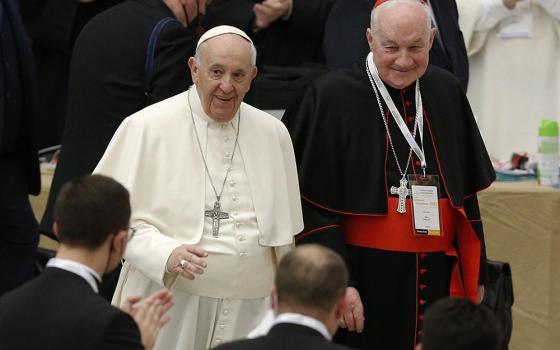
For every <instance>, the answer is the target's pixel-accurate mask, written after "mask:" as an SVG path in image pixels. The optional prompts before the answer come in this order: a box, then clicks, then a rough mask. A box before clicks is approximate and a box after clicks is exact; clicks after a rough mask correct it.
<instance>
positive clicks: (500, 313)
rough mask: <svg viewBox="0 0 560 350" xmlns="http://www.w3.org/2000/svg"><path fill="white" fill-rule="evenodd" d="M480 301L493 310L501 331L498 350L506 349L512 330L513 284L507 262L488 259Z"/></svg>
mask: <svg viewBox="0 0 560 350" xmlns="http://www.w3.org/2000/svg"><path fill="white" fill-rule="evenodd" d="M482 303H483V304H485V305H486V306H488V307H490V309H492V310H493V311H494V314H495V315H496V318H497V319H498V322H499V324H500V328H501V331H502V342H501V344H502V345H501V347H500V350H507V349H508V344H509V340H510V338H511V331H512V318H511V307H512V305H513V284H512V280H511V268H510V267H509V264H508V263H507V262H503V261H492V260H488V283H487V284H486V288H485V291H484V299H483V300H482Z"/></svg>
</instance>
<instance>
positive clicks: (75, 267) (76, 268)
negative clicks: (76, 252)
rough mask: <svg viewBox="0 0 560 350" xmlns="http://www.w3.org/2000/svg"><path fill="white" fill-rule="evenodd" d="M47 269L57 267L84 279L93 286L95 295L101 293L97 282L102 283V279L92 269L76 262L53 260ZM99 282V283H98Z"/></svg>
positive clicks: (48, 263)
mask: <svg viewBox="0 0 560 350" xmlns="http://www.w3.org/2000/svg"><path fill="white" fill-rule="evenodd" d="M47 267H56V268H59V269H62V270H66V271H69V272H72V273H75V274H76V275H78V276H80V277H82V278H83V279H85V280H86V282H87V283H88V284H89V285H90V286H91V288H92V289H93V290H94V291H95V293H99V287H98V286H97V282H101V277H100V276H99V274H98V273H97V272H95V271H94V270H93V269H92V268H91V267H89V266H87V265H84V264H82V263H79V262H77V261H74V260H68V259H61V258H52V259H50V260H49V262H47ZM96 280H97V281H96Z"/></svg>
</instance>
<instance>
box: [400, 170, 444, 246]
mask: <svg viewBox="0 0 560 350" xmlns="http://www.w3.org/2000/svg"><path fill="white" fill-rule="evenodd" d="M408 183H409V184H410V188H411V191H410V192H411V199H412V200H411V202H412V217H413V224H414V232H415V233H416V235H419V236H443V231H442V229H441V220H440V214H439V176H437V175H426V176H423V175H414V174H410V175H408Z"/></svg>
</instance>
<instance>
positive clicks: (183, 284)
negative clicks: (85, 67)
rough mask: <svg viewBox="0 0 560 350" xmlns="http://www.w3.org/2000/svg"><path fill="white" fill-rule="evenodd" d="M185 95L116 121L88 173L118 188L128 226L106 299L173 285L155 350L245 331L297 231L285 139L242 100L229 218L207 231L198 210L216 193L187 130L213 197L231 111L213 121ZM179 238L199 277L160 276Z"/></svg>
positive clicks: (225, 199) (224, 160) (293, 176)
mask: <svg viewBox="0 0 560 350" xmlns="http://www.w3.org/2000/svg"><path fill="white" fill-rule="evenodd" d="M189 91H190V92H184V93H181V94H179V95H176V96H174V97H171V98H169V99H167V100H164V101H162V102H160V103H157V104H155V105H152V106H149V107H147V108H145V109H143V110H141V111H140V112H138V113H135V114H133V115H132V116H130V117H128V118H126V119H125V120H124V122H123V123H122V124H121V126H120V127H119V129H118V130H117V132H116V133H115V136H114V137H113V139H112V140H111V143H110V144H109V146H108V148H107V151H106V152H105V154H104V156H103V158H102V159H101V161H100V163H99V164H98V166H97V168H96V169H95V171H94V172H95V173H98V174H104V175H108V176H111V177H113V178H115V179H116V180H118V181H120V182H121V183H122V184H123V185H124V186H126V187H127V188H128V190H129V191H130V195H131V203H132V218H131V226H132V227H134V228H136V229H137V233H136V235H135V236H134V238H133V239H132V240H131V241H130V242H129V243H128V246H127V250H126V253H125V260H126V262H125V264H124V266H123V269H122V272H121V275H120V278H119V283H118V285H117V289H116V291H115V295H114V297H113V303H114V304H116V305H122V303H123V302H124V301H125V300H126V298H127V297H130V296H134V295H143V296H147V295H149V294H151V293H152V292H155V291H157V290H159V289H161V288H162V287H164V286H165V287H168V288H169V289H170V290H171V291H173V292H174V296H175V306H174V307H173V309H172V310H171V311H170V316H171V318H172V320H171V322H170V324H168V325H166V326H165V327H164V328H163V329H162V330H161V332H160V334H159V336H158V340H157V343H156V349H161V350H164V349H165V350H172V349H208V348H210V347H213V346H216V345H218V344H220V343H222V342H224V341H229V340H232V339H237V338H241V337H244V336H246V335H247V333H248V332H249V331H250V330H251V329H252V328H254V327H255V326H256V325H257V324H258V322H259V321H260V318H261V317H262V316H263V315H264V312H265V311H266V310H267V309H268V308H269V302H268V298H267V296H268V294H269V292H270V288H271V287H272V285H273V278H274V267H273V264H274V261H275V257H274V256H275V255H276V258H279V257H280V256H281V255H282V254H283V253H285V252H286V251H287V250H289V248H290V246H291V245H292V243H293V236H294V235H295V234H297V233H299V232H300V231H301V230H302V229H303V219H302V216H301V204H300V199H299V187H298V181H297V173H296V167H295V159H294V153H293V148H292V143H291V140H290V137H289V134H288V132H287V130H286V129H285V127H284V125H283V124H282V123H281V122H280V121H278V120H277V119H276V118H274V117H272V116H270V115H268V114H267V113H264V112H262V111H260V110H257V109H255V108H253V107H251V106H249V105H247V104H244V103H242V104H241V107H240V111H241V114H240V118H241V120H240V122H241V123H240V127H239V143H238V147H237V149H236V151H235V156H234V158H233V163H232V168H231V171H230V174H229V176H228V179H227V182H226V184H225V188H224V191H223V195H222V199H221V209H222V210H223V211H226V212H228V213H229V215H230V218H229V219H225V220H222V221H221V225H220V233H219V236H218V237H213V236H212V222H211V219H209V218H205V217H204V211H205V210H211V209H212V208H213V204H214V202H215V200H216V197H215V194H214V192H213V190H212V186H211V184H210V182H209V180H208V176H207V174H206V171H205V168H204V162H203V158H202V156H201V153H200V150H199V148H198V144H197V141H196V137H195V134H194V133H195V130H197V131H198V135H199V138H200V142H201V146H202V150H203V152H204V157H205V158H206V162H207V164H208V168H209V171H210V173H211V176H212V180H213V182H214V185H215V186H216V190H217V191H218V192H220V190H221V187H222V182H223V179H224V176H225V174H226V170H227V168H228V166H229V161H230V157H231V152H232V150H233V146H234V144H235V138H236V128H237V122H238V118H239V117H238V116H237V115H236V117H235V118H234V119H233V120H232V121H230V122H228V123H219V122H216V121H214V120H212V119H211V118H210V117H209V116H207V115H206V114H205V113H204V111H203V109H202V106H201V103H200V99H199V97H198V94H197V91H196V89H195V88H194V87H191V89H190V90H189ZM187 98H190V101H191V105H192V109H193V115H194V121H195V123H196V129H195V128H194V127H193V122H192V120H191V115H190V111H189V106H188V103H187ZM180 244H198V245H200V246H201V247H203V248H204V249H206V250H207V251H208V253H209V255H208V258H207V263H208V266H207V268H206V270H205V272H204V274H203V275H197V276H196V278H195V280H194V281H189V280H187V279H185V278H183V277H180V276H179V277H177V275H176V274H169V273H166V272H165V265H166V262H167V259H168V257H169V255H170V254H171V252H172V251H173V249H174V248H176V247H177V246H179V245H180ZM271 247H272V248H271ZM273 249H274V250H275V251H274V253H273ZM276 260H277V259H276Z"/></svg>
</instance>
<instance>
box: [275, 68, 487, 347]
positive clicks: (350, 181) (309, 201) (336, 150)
mask: <svg viewBox="0 0 560 350" xmlns="http://www.w3.org/2000/svg"><path fill="white" fill-rule="evenodd" d="M420 87H421V94H422V98H423V105H424V124H425V125H424V150H425V153H426V158H427V163H428V168H427V174H431V175H439V177H440V197H441V198H448V199H449V200H450V202H451V204H452V205H453V206H454V207H455V208H458V209H462V210H464V211H465V213H466V216H467V218H468V219H469V222H470V224H471V226H472V228H473V229H474V231H475V233H476V234H477V236H478V239H479V240H480V242H481V254H480V272H479V284H484V283H485V281H486V278H487V277H486V274H487V272H486V265H485V262H486V255H485V249H484V237H483V231H482V224H481V222H480V214H479V210H478V203H477V198H476V193H477V192H478V191H480V190H482V189H484V188H486V187H488V186H489V185H490V184H491V183H492V182H493V181H494V179H495V174H494V171H493V168H492V165H491V163H490V160H489V158H488V155H487V153H486V149H485V147H484V143H483V141H482V138H481V136H480V133H479V131H478V127H477V125H476V122H475V120H474V117H473V115H472V111H471V109H470V106H469V103H468V101H467V98H466V96H465V94H464V92H463V90H462V88H461V85H460V83H459V82H458V81H457V79H456V78H455V77H453V76H452V75H451V74H450V73H448V72H446V71H444V70H442V69H440V68H437V67H431V66H430V67H429V68H428V70H427V72H426V74H425V75H424V76H423V77H422V78H421V79H420ZM388 89H389V92H390V94H391V96H392V97H393V100H394V101H395V104H396V105H397V108H398V109H399V110H400V112H401V114H402V115H403V117H404V119H405V120H406V122H407V125H408V126H409V128H410V129H412V128H413V125H414V114H415V106H414V88H413V87H409V88H406V89H402V90H396V89H392V88H390V87H389V88H388ZM383 108H384V112H385V116H386V117H387V114H386V112H387V108H386V106H385V105H383ZM387 120H388V124H389V130H390V135H391V137H392V141H393V144H394V147H395V151H396V153H397V158H398V160H399V163H400V165H401V167H402V168H403V169H404V168H405V166H406V164H407V163H406V159H407V157H408V153H409V147H408V144H407V143H406V140H405V139H404V137H403V136H402V135H401V134H400V131H399V130H398V127H397V126H396V123H395V122H394V121H393V120H392V118H391V117H388V119H387ZM283 121H284V123H285V124H286V126H287V128H288V130H289V131H290V134H291V136H292V140H293V143H294V149H295V154H296V161H297V165H298V173H299V181H300V190H301V195H302V198H303V200H302V207H303V214H304V222H305V229H304V231H303V232H302V233H301V234H300V235H299V236H298V237H297V242H298V243H307V242H314V243H320V244H324V245H326V246H328V247H330V248H333V249H334V250H336V251H338V252H339V253H340V254H342V255H343V256H344V257H345V259H346V262H347V265H348V267H349V269H350V273H351V278H352V282H351V283H352V284H353V286H355V287H356V288H357V289H358V291H359V292H360V295H361V298H362V302H363V304H364V309H365V311H364V313H365V317H366V323H365V329H364V332H363V333H362V334H359V335H358V334H355V333H344V332H343V333H342V334H339V335H338V336H337V339H338V340H340V341H342V342H344V343H346V344H348V345H351V346H353V347H356V348H362V349H374V348H377V349H410V350H412V349H413V347H414V345H415V344H416V343H417V342H418V341H419V339H420V336H421V321H422V318H423V312H424V310H425V308H427V307H428V306H429V305H430V304H431V303H432V302H433V301H435V300H437V299H438V298H441V297H444V296H445V295H448V294H449V281H450V274H451V272H450V271H451V268H452V266H453V264H454V262H452V261H450V259H449V257H447V256H445V254H444V253H443V252H434V253H427V254H426V253H418V252H394V251H382V250H376V249H371V248H362V247H357V246H350V245H346V244H345V243H344V227H343V226H344V220H346V219H348V218H350V217H352V215H356V214H359V215H386V214H387V195H388V193H389V191H388V189H389V188H390V187H391V186H394V185H398V182H399V179H400V173H399V170H398V168H397V166H396V162H395V159H394V156H393V153H392V150H391V147H390V144H389V141H388V137H387V133H386V130H385V126H384V123H383V119H382V117H381V115H380V111H379V107H378V104H377V100H376V98H375V95H374V93H373V90H372V87H371V85H370V82H369V80H368V77H367V75H366V70H365V63H362V64H360V65H358V66H356V67H354V68H353V69H350V70H341V71H334V72H331V73H329V74H327V75H325V76H323V77H321V78H319V79H318V80H316V81H315V82H314V83H313V84H312V85H311V86H309V87H308V88H307V89H306V91H305V92H304V93H303V94H302V95H301V96H300V97H299V99H298V100H296V101H294V103H292V105H291V106H290V108H288V110H287V111H286V113H285V114H284V118H283ZM418 136H419V135H417V140H419V137H418ZM420 171H421V170H420V167H419V163H418V159H417V158H416V156H414V155H413V157H412V158H411V161H410V163H409V167H408V171H407V173H414V172H415V173H419V172H420ZM374 233H377V232H374ZM460 258H461V257H459V259H460ZM422 271H423V272H422ZM426 285H427V286H429V287H428V288H426V287H425V286H426ZM421 286H422V287H421Z"/></svg>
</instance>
